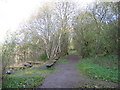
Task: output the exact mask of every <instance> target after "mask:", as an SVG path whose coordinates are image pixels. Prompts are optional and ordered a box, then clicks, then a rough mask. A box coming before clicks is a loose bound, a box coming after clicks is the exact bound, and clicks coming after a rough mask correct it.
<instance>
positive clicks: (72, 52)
mask: <svg viewBox="0 0 120 90" xmlns="http://www.w3.org/2000/svg"><path fill="white" fill-rule="evenodd" d="M68 53H69V54H77V51H76V50H69V51H68Z"/></svg>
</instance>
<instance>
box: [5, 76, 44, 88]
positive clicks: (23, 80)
mask: <svg viewBox="0 0 120 90" xmlns="http://www.w3.org/2000/svg"><path fill="white" fill-rule="evenodd" d="M43 79H44V77H39V76H37V77H33V76H32V77H9V76H8V77H7V78H6V80H4V84H3V88H33V87H35V86H37V85H40V84H41V82H42V81H43Z"/></svg>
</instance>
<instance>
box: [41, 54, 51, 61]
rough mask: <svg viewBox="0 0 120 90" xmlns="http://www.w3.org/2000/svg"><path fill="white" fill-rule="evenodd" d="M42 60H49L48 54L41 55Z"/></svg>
mask: <svg viewBox="0 0 120 90" xmlns="http://www.w3.org/2000/svg"><path fill="white" fill-rule="evenodd" d="M40 60H49V59H48V57H47V54H46V53H44V54H42V55H41V56H40Z"/></svg>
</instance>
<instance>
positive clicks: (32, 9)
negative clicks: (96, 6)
mask: <svg viewBox="0 0 120 90" xmlns="http://www.w3.org/2000/svg"><path fill="white" fill-rule="evenodd" d="M55 1H56V2H58V1H62V0H0V43H1V42H3V41H4V39H5V36H6V32H7V31H9V32H14V31H16V30H17V28H18V26H19V24H20V23H22V22H26V21H27V20H29V18H30V16H31V15H33V14H35V13H36V12H37V9H38V7H42V5H43V4H45V3H46V2H55ZM70 1H72V0H70ZM73 1H74V2H78V3H81V2H82V4H81V5H83V6H86V4H88V3H89V4H90V3H91V2H93V1H95V0H73Z"/></svg>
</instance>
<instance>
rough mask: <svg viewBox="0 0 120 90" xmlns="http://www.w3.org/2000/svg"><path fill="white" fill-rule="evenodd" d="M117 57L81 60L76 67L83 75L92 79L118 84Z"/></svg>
mask: <svg viewBox="0 0 120 90" xmlns="http://www.w3.org/2000/svg"><path fill="white" fill-rule="evenodd" d="M117 61H118V60H117V56H113V55H108V56H103V57H97V58H96V59H95V58H94V57H91V58H85V59H82V60H81V61H80V62H79V63H77V67H78V68H79V70H80V71H81V72H83V74H85V75H87V76H88V77H89V78H92V79H101V80H106V81H112V82H118V68H117V67H118V63H117Z"/></svg>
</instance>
